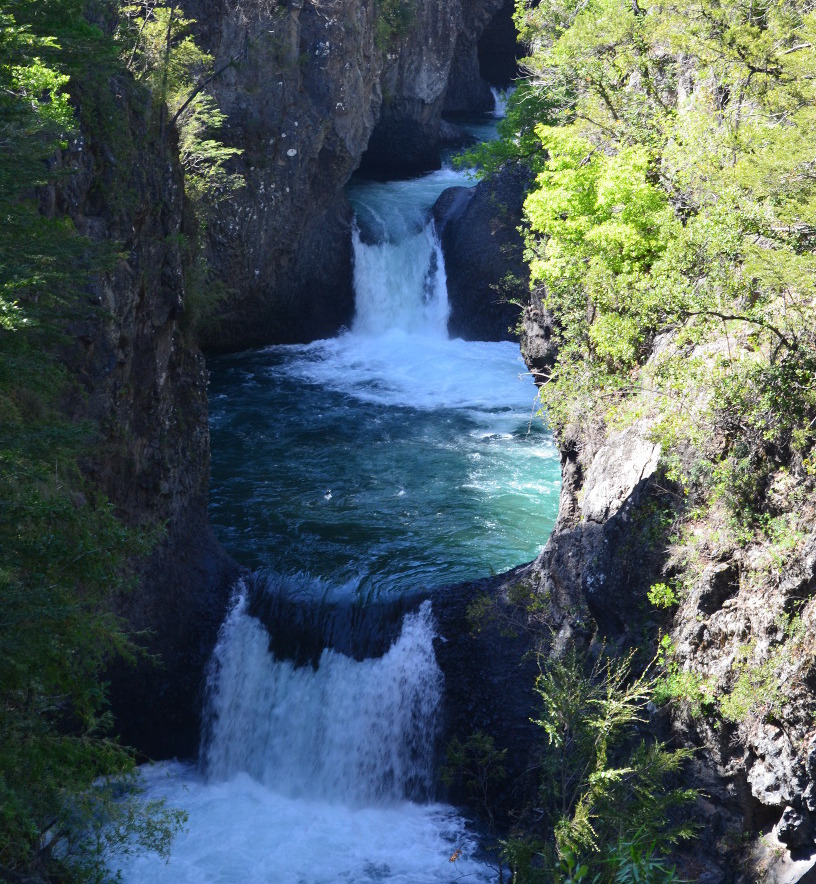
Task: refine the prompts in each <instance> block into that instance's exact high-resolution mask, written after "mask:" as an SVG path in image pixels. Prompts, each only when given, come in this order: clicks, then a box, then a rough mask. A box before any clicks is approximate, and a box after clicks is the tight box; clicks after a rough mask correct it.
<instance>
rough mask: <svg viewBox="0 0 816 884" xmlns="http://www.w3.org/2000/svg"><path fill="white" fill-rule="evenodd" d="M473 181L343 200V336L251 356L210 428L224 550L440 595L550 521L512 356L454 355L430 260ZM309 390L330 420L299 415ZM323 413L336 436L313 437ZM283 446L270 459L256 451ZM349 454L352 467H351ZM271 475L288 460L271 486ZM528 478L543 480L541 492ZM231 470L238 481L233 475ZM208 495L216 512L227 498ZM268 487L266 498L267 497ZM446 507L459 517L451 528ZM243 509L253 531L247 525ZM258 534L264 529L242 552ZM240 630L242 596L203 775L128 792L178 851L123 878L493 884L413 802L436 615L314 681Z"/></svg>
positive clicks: (429, 700) (244, 621)
mask: <svg viewBox="0 0 816 884" xmlns="http://www.w3.org/2000/svg"><path fill="white" fill-rule="evenodd" d="M466 183H470V182H468V180H467V176H466V175H465V174H464V173H461V172H454V171H452V170H451V169H445V170H442V171H440V172H437V173H433V174H431V175H428V176H425V177H423V178H421V179H415V180H413V181H407V182H389V183H388V184H376V183H373V182H364V183H358V184H355V185H353V186H352V187H351V188H350V190H351V191H352V192H351V193H350V198H351V200H352V203H353V204H354V206H355V210H356V214H357V217H358V219H359V222H358V223H359V225H360V228H361V229H360V230H358V229H357V228H356V226H355V229H354V233H353V249H354V281H355V289H356V315H355V319H354V322H353V327H352V329H351V331H349V332H347V333H345V334H343V335H341V336H339V337H338V338H335V339H333V340H331V341H319V342H314V343H313V344H310V345H305V346H302V347H289V348H277V350H276V353H275V357H274V359H273V360H272V365H271V366H270V365H268V364H266V363H265V362H264V354H256V355H252V354H249V355H248V356H247V358H248V359H250V360H251V368H250V369H248V371H247V373H246V374H243V373H242V374H241V380H240V381H238V382H237V385H236V386H233V387H232V388H231V389H229V390H228V391H227V392H223V393H221V394H219V396H222V397H223V401H224V402H226V403H228V406H227V408H226V409H225V408H224V407H223V406H222V404H221V403H219V404H218V406H217V408H214V409H213V412H214V423H213V426H214V427H216V426H217V425H218V423H219V421H221V420H224V422H225V423H229V422H230V421H233V420H234V421H236V422H237V424H238V425H240V428H239V431H238V437H237V438H238V439H239V440H240V443H241V444H240V445H233V448H234V449H235V451H233V452H231V456H232V457H233V458H234V459H240V460H241V462H242V466H243V464H246V465H248V467H247V468H248V469H249V471H250V472H249V473H247V474H243V473H241V474H240V475H238V479H237V484H238V485H239V486H240V487H241V493H240V496H239V499H238V503H237V505H236V506H235V507H233V508H230V507H227V506H223V500H222V499H219V497H218V494H219V490H218V489H217V490H216V492H215V495H214V507H213V514H214V521H215V522H216V523H217V527H220V528H221V529H222V531H223V532H224V534H222V537H226V538H229V537H230V534H229V531H230V528H231V527H234V528H235V530H236V532H237V534H236V535H233V536H246V537H247V548H248V549H250V550H258V549H261V550H264V549H265V546H267V545H268V546H271V547H273V548H274V550H273V558H272V560H271V561H270V562H269V563H268V566H269V567H270V568H272V569H273V570H276V569H280V570H276V573H277V574H278V576H279V577H280V578H281V579H282V580H283V581H286V580H287V579H289V577H287V576H286V575H291V574H292V573H294V572H293V571H290V570H287V567H288V566H285V565H284V566H282V565H281V564H280V563H281V560H282V559H281V555H282V554H281V552H280V549H279V548H280V547H287V546H298V547H302V548H303V549H304V550H305V551H306V554H308V556H310V557H311V558H308V557H306V558H305V564H304V563H301V564H298V565H297V566H296V568H302V569H303V570H304V572H308V574H309V576H310V578H314V580H315V583H316V584H320V585H322V584H321V581H324V580H325V581H327V585H331V587H332V590H333V591H336V592H341V593H342V592H347V591H352V592H353V591H354V589H355V588H357V589H360V590H364V591H365V592H366V593H368V592H369V591H373V590H376V591H378V592H379V591H380V590H383V591H386V592H389V591H393V590H396V591H406V590H408V591H409V592H410V591H411V590H413V589H417V588H418V587H420V586H423V585H426V586H436V585H440V584H442V583H444V582H448V581H451V580H452V579H454V577H455V575H456V574H457V573H458V572H456V571H454V570H453V565H454V563H455V562H456V557H457V556H460V555H461V549H462V548H466V549H467V550H468V552H467V556H468V557H473V559H474V560H476V559H478V556H479V555H480V554H481V552H482V551H485V555H486V556H487V555H488V552H489V553H490V557H488V558H486V560H485V562H484V563H482V564H480V565H479V567H480V568H482V570H481V571H480V572H479V573H486V572H487V570H488V569H489V568H493V566H494V561H493V560H492V558H491V557H492V555H493V552H491V551H490V550H491V544H490V543H489V542H488V540H487V533H486V532H488V531H489V532H490V536H494V535H495V537H497V538H498V539H497V540H496V543H495V545H496V546H498V547H502V546H504V545H506V544H507V543H508V537H509V535H510V534H511V533H512V531H511V529H514V528H515V526H516V525H517V524H518V525H522V526H524V527H525V530H528V531H537V532H538V533H540V534H541V535H542V536H543V535H545V534H546V530H548V529H541V528H536V529H533V528H531V527H530V526H531V525H532V524H533V520H534V519H535V518H536V517H537V513H533V512H532V511H531V510H528V509H527V502H528V500H529V501H533V502H532V503H531V504H530V506H531V507H533V508H536V507H539V502H540V501H543V500H545V499H546V500H550V501H551V505H552V507H555V505H556V504H557V499H558V481H557V467H558V461H557V455H556V453H555V451H554V449H553V448H552V446H551V445H550V443H549V441H548V440H546V439H545V438H542V439H541V442H540V443H536V442H535V441H532V440H530V439H528V436H530V432H529V424H530V420H531V408H532V407H533V403H534V400H535V388H534V385H533V383H532V380H531V379H530V377H529V376H528V375H526V374H525V371H524V368H523V366H522V365H521V364H520V362H519V354H518V348H517V347H515V346H514V345H513V344H512V343H509V342H504V343H475V342H465V341H461V340H448V339H447V334H446V324H447V317H448V302H447V287H446V280H445V268H444V261H443V258H442V251H441V248H440V245H439V241H438V239H437V236H436V232H435V230H434V226H433V223H432V222H431V221H429V220H428V214H429V213H428V208H429V207H430V206H431V205H432V204H433V202H434V200H435V199H436V197H437V196H438V195H439V193H441V191H442V190H444V189H445V187H448V186H451V185H462V184H466ZM361 231H362V232H361ZM267 373H269V374H275V375H276V377H277V378H278V379H280V378H282V377H285V379H286V380H287V382H288V381H294V382H295V383H296V384H297V385H298V386H297V389H298V391H299V392H298V393H297V394H296V398H297V399H298V400H303V402H305V403H306V406H304V407H301V404H300V401H298V403H297V405H295V404H294V403H292V402H291V401H290V400H288V399H287V400H284V399H281V398H280V397H278V398H277V399H275V398H274V397H270V398H267V392H266V388H264V386H263V384H262V383H261V381H260V380H259V378H260V377H261V376H263V375H265V374H267ZM307 388H308V389H310V390H317V391H319V394H318V395H319V396H320V397H321V398H322V399H324V400H325V399H328V400H331V406H327V405H324V404H323V402H321V401H320V400H317V401H316V400H314V399H312V398H309V397H307V396H306V395H305V393H304V392H302V391H303V390H306V389H307ZM238 389H240V391H241V393H240V395H239V393H238V392H237V391H238ZM244 395H247V396H250V395H251V396H254V397H255V398H253V399H252V401H251V402H247V401H245V400H243V398H241V397H243V396H244ZM239 399H240V401H238V400H239ZM281 403H283V404H281ZM230 408H231V409H233V412H234V413H233V414H227V415H225V413H224V412H225V411H226V412H228V411H229V409H230ZM278 409H280V411H278ZM298 409H301V410H302V411H304V412H305V413H307V414H308V419H304V418H303V417H302V415H300V416H299V417H298V419H297V421H294V422H293V423H292V426H293V427H295V428H296V429H294V430H292V429H287V427H286V426H285V424H286V421H287V420H290V421H291V420H292V413H294V412H297V411H298ZM259 411H262V412H264V415H265V416H269V414H270V412H271V413H272V414H271V418H270V419H271V420H272V422H273V423H274V426H272V427H268V426H267V425H266V424H265V423H263V422H262V423H258V421H257V416H256V413H257V412H259ZM335 411H336V412H337V414H339V415H340V416H341V420H340V422H339V423H332V422H331V421H328V417H332V415H333V414H334V412H335ZM286 412H288V413H286ZM419 417H421V418H422V419H421V420H420V419H419ZM332 420H334V418H333V417H332ZM433 420H436V421H437V422H438V423H439V424H440V425H442V426H443V427H448V426H451V427H453V428H454V430H452V431H451V433H452V435H450V434H449V435H445V433H437V431H436V430H435V429H433V430H432V429H431V422H432V421H433ZM406 422H407V423H412V424H414V425H417V426H418V427H419V430H418V433H419V436H418V437H412V438H410V439H407V438H406V436H407V433H406V432H405V425H406ZM383 426H384V427H385V428H384V429H383ZM371 427H377V428H379V429H378V432H377V433H376V435H372V433H371ZM366 428H368V429H367V430H366ZM256 432H257V435H255V433H256ZM287 432H289V433H290V435H287ZM355 432H356V433H357V434H358V435H356V436H354V437H353V439H352V434H353V433H355ZM366 433H368V435H366ZM278 435H280V436H281V437H282V438H283V440H284V443H283V452H284V453H282V454H280V455H279V454H277V453H275V451H277V449H275V450H273V452H272V453H271V454H270V453H267V452H266V451H263V450H262V449H263V448H264V444H265V442H266V441H267V440H269V439H270V438H271V437H275V436H278ZM307 437H308V441H309V442H311V441H313V440H314V439H315V438H318V440H319V445H320V446H321V447H320V450H319V452H318V453H310V451H311V449H309V448H308V447H307V446H306V444H305V442H304V440H305V439H306V438H307ZM228 444H229V443H227V447H228ZM244 444H246V447H244ZM222 445H224V443H223V442H222ZM329 449H332V450H331V451H328V450H329ZM335 449H336V450H335ZM361 451H363V454H364V457H363V460H364V461H365V464H364V465H362V464H361V462H360V461H359V460H356V459H355V458H356V457H357V456H358V455H359V454H360V452H361ZM417 452H418V453H417ZM410 457H413V458H414V459H413V460H411V459H410ZM283 458H289V459H293V460H295V461H296V469H294V470H290V471H289V472H287V473H286V475H285V476H284V475H283V473H284V471H283V470H282V469H281V467H280V464H281V461H282V459H283ZM536 461H538V462H539V463H547V464H552V471H553V475H554V476H556V478H555V479H554V480H552V481H551V480H550V478H549V472H547V473H546V475H545V473H544V472H542V471H541V470H539V469H537V465H536V464H535V462H536ZM316 462H319V466H320V469H319V470H318V469H316V467H315V463H316ZM340 462H342V467H343V468H342V469H341V464H340ZM372 465H373V466H374V469H373V472H374V473H375V474H376V475H373V476H370V475H369V473H371V472H372ZM347 468H348V469H347ZM239 469H241V467H237V466H236V465H235V464H234V463H232V465H231V467H230V471H231V473H236V474H237V472H238V470H239ZM406 470H407V471H408V472H409V473H410V475H404V473H405V472H406ZM295 475H296V481H295V480H294V479H293V478H292V477H293V476H295ZM290 482H291V483H292V484H289V483H290ZM221 483H222V484H221V489H220V492H224V488H225V487H226V485H228V482H226V481H224V480H223V479H222V480H221ZM271 486H274V488H275V493H276V494H278V495H279V496H278V497H274V496H270V497H267V496H266V495H267V489H268V488H270V487H271ZM494 486H495V487H494ZM528 486H529V487H528ZM281 494H282V495H284V496H285V497H286V498H287V505H289V504H291V507H290V508H291V511H292V513H294V515H291V517H290V515H289V514H288V513H289V510H288V509H286V507H284V506H282V505H281V502H280V495H281ZM515 495H517V496H518V498H519V499H520V500H521V501H522V502H523V503H522V504H517V503H514V501H515ZM393 501H397V502H398V503H397V504H394V503H393ZM499 504H501V505H499ZM266 506H268V507H269V508H268V509H264V507H266ZM358 507H359V509H358ZM453 509H455V510H456V511H457V513H459V514H461V513H468V514H470V515H468V517H467V518H466V519H464V520H462V521H461V524H460V522H459V521H456V520H455V519H454V518H453V517H452V516H451V515H450V513H451V511H452V510H453ZM244 510H246V511H251V512H252V514H253V516H257V517H258V518H257V521H253V520H249V521H244V517H245V515H246V514H245V512H244ZM282 510H286V512H284V513H283V515H281V511H282ZM362 512H364V515H365V518H363V517H362V516H361V515H360V513H362ZM224 513H228V517H225V516H224ZM219 518H221V519H223V520H224V523H222V524H221V525H220V526H219V525H218V519H219ZM290 518H291V521H292V522H293V524H294V525H295V526H296V527H297V532H298V533H297V534H296V539H294V540H289V539H287V538H288V537H289V535H287V534H275V533H273V527H274V526H273V524H272V523H273V521H275V520H279V521H280V520H284V521H285V520H286V519H290ZM369 522H371V525H369V524H368V523H369ZM255 524H257V525H260V526H262V527H260V528H259V529H258V531H257V532H256V531H255V529H254V525H255ZM548 524H549V525H551V520H550V522H549V523H548ZM247 525H248V526H249V528H248V529H247V527H246V526H247ZM440 529H441V530H440ZM244 531H245V535H244V534H242V532H244ZM434 532H435V533H434ZM426 535H427V536H426ZM431 535H433V539H432V540H431V539H429V538H430V537H431ZM471 535H472V538H473V539H472V540H471V539H470V538H471ZM269 538H274V539H272V540H270V539H269ZM341 541H342V542H341ZM228 545H229V543H228ZM534 554H535V550H532V551H530V552H529V553H527V554H526V555H529V557H532V555H534ZM519 555H521V553H519ZM522 560H523V559H522ZM395 561H396V562H401V563H402V565H403V567H402V568H401V569H400V568H395V567H394V566H393V563H394V562H395ZM498 561H501V562H502V565H501V566H502V567H510V566H511V565H512V564H514V563H515V561H514V560H511V561H509V562H505V561H504V560H498ZM264 564H267V563H264ZM321 568H326V569H327V571H326V572H322V571H320V569H321ZM452 575H454V576H452ZM470 576H471V575H463V576H460V577H459V578H458V579H467V578H468V577H470ZM300 582H301V583H303V582H304V581H300ZM305 582H307V583H308V581H305ZM253 598H254V597H253ZM248 611H249V606H248V603H247V598H246V594H245V593H241V592H239V593H238V594H237V601H236V604H235V606H234V608H233V609H232V611H231V613H230V615H229V616H228V618H227V620H226V621H225V623H224V625H223V627H222V632H221V635H220V638H219V642H218V646H217V649H216V652H215V654H214V658H213V665H212V670H211V679H210V684H209V710H208V715H207V727H206V733H205V735H204V741H203V745H202V764H201V765H200V766H199V767H198V768H196V767H193V766H184V765H181V764H178V763H164V764H161V765H157V766H155V767H154V768H152V769H149V770H145V771H144V772H143V781H144V784H145V787H146V791H147V796H148V797H149V798H166V799H167V800H168V802H169V803H171V804H173V805H176V806H181V807H183V808H184V809H185V810H186V811H187V812H188V813H189V823H188V831H187V832H186V833H185V834H184V835H183V836H181V837H179V839H178V840H177V843H176V844H175V845H174V848H173V854H172V857H171V859H170V862H169V864H164V863H163V862H161V861H160V860H158V859H156V858H155V857H153V856H134V857H132V858H131V859H130V860H129V864H128V865H126V866H125V867H123V869H122V875H123V880H124V881H125V882H127V884H216V882H217V884H232V882H241V884H374V882H394V884H439V882H453V881H459V880H463V879H464V880H466V881H468V882H469V884H490V882H495V874H494V872H493V871H492V870H491V869H490V868H489V867H487V866H485V865H484V864H483V863H481V862H480V861H479V860H478V859H477V858H476V857H477V856H478V847H477V845H476V843H475V839H474V838H473V836H472V835H469V834H468V831H467V826H466V823H465V820H463V819H462V817H461V816H459V815H458V814H457V812H456V811H455V810H454V809H453V808H451V807H449V806H447V805H443V804H433V803H422V802H427V801H428V800H429V799H430V798H432V797H433V788H432V784H433V779H434V776H435V773H436V771H435V770H434V765H435V761H436V760H438V759H435V755H434V750H435V746H434V742H435V737H436V734H437V710H438V707H439V700H440V696H441V691H442V676H441V673H440V671H439V668H438V666H437V664H436V660H435V656H434V651H433V638H434V633H433V622H432V615H431V611H430V606H429V603H425V604H424V605H423V606H422V607H421V608H420V609H419V610H418V611H416V612H415V613H412V614H409V615H407V616H406V617H405V618H404V620H403V623H402V628H401V632H400V634H399V635H398V637H397V638H396V640H395V641H394V642H393V644H392V645H391V647H390V649H388V650H387V651H386V653H385V654H384V655H383V656H381V657H378V658H369V659H364V660H354V659H352V658H351V657H346V656H344V655H343V654H341V653H338V652H336V651H332V650H324V651H323V652H322V654H321V655H320V657H319V661H318V665H317V667H316V668H315V667H312V666H311V665H306V666H302V667H300V668H295V667H294V666H293V664H292V663H291V662H288V661H286V660H283V659H276V657H275V654H274V648H272V649H270V646H269V643H270V639H269V634H268V633H267V632H266V630H265V628H264V627H263V626H262V624H261V622H260V621H259V620H257V619H255V617H253V616H251V615H250V614H249V612H248ZM388 634H390V633H388Z"/></svg>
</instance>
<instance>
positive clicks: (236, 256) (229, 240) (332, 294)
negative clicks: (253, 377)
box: [183, 0, 513, 351]
mask: <svg viewBox="0 0 816 884" xmlns="http://www.w3.org/2000/svg"><path fill="white" fill-rule="evenodd" d="M183 6H184V9H185V13H186V14H187V15H188V16H190V17H192V18H195V19H196V20H197V22H198V25H197V29H198V39H199V42H200V43H201V44H202V46H203V47H204V48H206V49H207V51H209V52H211V53H212V54H213V55H214V56H215V67H216V69H219V70H220V69H222V68H225V69H224V71H223V73H221V74H220V75H219V76H218V77H216V78H215V79H214V80H213V81H212V83H211V84H210V85H209V86H208V91H210V92H211V94H212V96H213V97H214V98H215V100H216V101H217V103H218V106H219V107H220V108H221V110H222V111H223V112H224V113H225V114H226V115H227V126H226V130H225V132H224V133H223V137H224V140H225V142H227V143H228V144H230V145H231V146H235V147H238V148H240V149H241V150H242V151H243V154H242V156H241V157H240V159H238V160H236V161H235V168H234V171H236V172H239V173H240V174H241V175H242V176H243V177H244V178H245V180H246V186H245V187H244V188H242V189H241V190H240V191H238V192H237V193H235V194H230V195H229V196H228V197H227V198H225V199H224V200H223V201H222V202H221V203H220V204H219V206H218V209H217V211H216V212H215V214H214V217H213V218H212V220H211V221H210V222H209V224H208V230H207V253H208V257H209V260H210V263H211V265H212V267H213V269H214V271H215V275H216V277H217V279H218V280H219V282H220V283H222V284H223V285H224V286H225V288H226V290H227V295H226V297H225V298H224V300H223V301H222V303H221V305H220V307H219V309H218V310H217V313H216V316H215V317H214V320H213V322H212V323H210V324H209V326H208V327H207V328H205V329H203V330H202V336H201V340H202V345H203V346H204V348H205V349H206V350H213V351H217V350H234V349H240V348H244V347H251V346H254V345H260V344H265V343H276V342H277V343H287V342H298V341H307V340H312V339H315V338H320V337H327V336H329V335H331V334H334V333H335V332H336V331H337V330H338V329H339V328H340V327H341V326H342V325H344V324H347V323H348V322H349V321H350V319H351V317H352V313H353V292H352V275H351V274H352V270H351V266H352V265H351V243H350V236H349V229H350V223H351V210H350V208H349V205H348V202H347V200H346V198H345V196H344V194H343V187H344V185H345V184H346V182H347V181H348V178H349V176H350V175H351V174H352V172H353V171H354V170H355V169H356V168H358V166H359V167H361V168H362V169H364V170H367V171H368V172H370V173H372V174H387V175H390V176H394V175H403V174H413V173H415V172H418V171H424V170H427V169H431V168H436V167H438V165H439V146H440V140H441V135H440V128H441V126H442V112H443V109H444V108H445V106H446V101H447V99H446V95H449V96H452V95H453V93H454V92H455V93H456V94H457V95H458V96H459V98H458V99H457V107H462V102H468V101H469V102H470V103H471V104H470V108H471V109H472V108H474V107H480V108H481V107H484V106H489V105H488V104H487V95H488V94H489V89H487V87H486V84H485V83H484V81H482V80H481V78H480V76H479V70H478V44H479V37H480V36H481V34H482V32H483V31H484V29H485V27H486V26H487V25H488V24H489V23H490V21H491V20H492V17H493V16H494V15H495V14H496V13H497V12H498V11H500V10H501V9H502V8H503V6H504V4H503V2H502V0H421V2H418V3H416V4H415V6H413V5H412V7H411V9H412V10H413V12H412V15H411V17H410V18H409V19H408V20H407V22H406V23H405V24H404V25H403V26H402V27H400V28H399V29H398V30H396V31H394V32H388V31H387V30H384V29H383V27H382V26H381V25H380V26H378V21H379V19H378V16H380V15H381V14H382V13H381V10H380V9H379V6H378V4H377V3H376V2H374V0H367V2H363V3H360V2H356V0H291V2H287V3H277V2H274V0H252V2H250V3H241V4H238V3H234V2H232V0H185V2H184V3H183ZM509 51H510V52H511V54H512V52H513V49H512V48H511V49H510V50H509ZM465 58H466V59H467V64H465V62H464V61H462V62H461V64H460V63H459V62H457V63H456V64H455V63H454V61H455V59H459V60H460V61H461V60H462V59H465ZM225 66H226V67H225ZM477 95H480V96H481V98H478V100H477V99H475V98H474V96H477ZM452 102H453V99H452V98H450V101H448V104H449V105H451V106H452V104H451V103H452ZM474 102H475V103H474Z"/></svg>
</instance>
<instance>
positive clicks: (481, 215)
mask: <svg viewBox="0 0 816 884" xmlns="http://www.w3.org/2000/svg"><path fill="white" fill-rule="evenodd" d="M530 183H531V176H530V173H529V172H527V171H526V170H525V169H524V168H523V167H521V166H520V165H515V164H508V165H507V166H505V167H504V168H502V169H500V170H499V171H498V172H497V173H496V174H495V175H491V176H490V177H489V178H486V179H485V180H484V181H480V182H479V184H477V185H476V187H475V188H470V187H452V188H448V190H446V191H445V192H444V193H443V194H442V195H441V196H440V197H439V199H438V200H437V202H436V204H435V205H434V208H433V214H434V219H435V221H436V229H437V231H438V232H439V236H440V240H441V242H442V251H443V253H444V255H445V269H446V271H447V277H448V301H449V302H450V306H451V315H450V319H449V320H448V332H449V333H450V335H451V337H455V338H464V339H465V340H468V341H506V340H515V339H517V337H518V335H517V327H518V325H519V321H520V318H521V315H522V305H523V304H526V303H527V302H528V301H529V299H530V295H529V290H530V272H529V269H528V267H527V265H526V263H525V262H524V240H523V239H522V237H521V234H520V233H519V232H518V227H519V225H520V224H521V214H522V206H523V204H524V198H525V196H526V195H527V190H528V188H529V185H530Z"/></svg>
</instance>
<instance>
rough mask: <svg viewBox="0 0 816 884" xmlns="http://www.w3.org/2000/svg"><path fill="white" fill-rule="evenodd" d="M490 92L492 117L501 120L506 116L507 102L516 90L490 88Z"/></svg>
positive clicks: (511, 88)
mask: <svg viewBox="0 0 816 884" xmlns="http://www.w3.org/2000/svg"><path fill="white" fill-rule="evenodd" d="M490 91H491V92H492V93H493V116H494V117H496V118H498V119H500V120H501V119H503V118H504V117H505V116H507V100H508V99H509V98H510V96H511V95H512V94H513V93H514V92H515V91H516V90H515V88H513V87H510V88H509V89H497V88H496V87H495V86H491V87H490Z"/></svg>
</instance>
